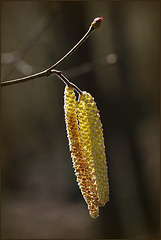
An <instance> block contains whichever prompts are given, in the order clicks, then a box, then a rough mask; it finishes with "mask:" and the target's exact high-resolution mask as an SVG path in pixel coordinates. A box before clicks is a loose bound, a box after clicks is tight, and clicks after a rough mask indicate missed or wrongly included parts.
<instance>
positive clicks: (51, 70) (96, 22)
mask: <svg viewBox="0 0 161 240" xmlns="http://www.w3.org/2000/svg"><path fill="white" fill-rule="evenodd" d="M102 20H103V18H102V17H99V18H95V19H94V20H93V22H92V23H91V25H90V27H89V29H88V31H87V33H86V34H85V35H84V36H83V37H82V39H81V40H80V41H79V42H78V43H77V44H76V45H75V46H74V47H73V48H72V49H71V50H70V51H69V52H68V53H67V54H66V55H65V56H63V57H62V58H61V59H60V60H59V61H57V62H56V63H55V64H54V65H52V66H51V67H49V68H47V69H46V70H44V71H42V72H39V73H35V74H32V75H30V76H27V77H23V78H18V79H14V80H9V81H5V82H2V83H1V86H2V87H3V86H9V85H13V84H17V83H22V82H27V81H29V80H33V79H35V78H40V77H44V76H46V77H49V76H50V75H51V74H56V75H58V76H59V77H60V71H57V70H54V68H55V67H56V66H58V65H59V64H60V63H62V62H63V61H64V60H65V59H66V58H67V57H68V56H69V55H70V54H72V53H73V52H74V51H75V50H76V49H78V48H79V47H80V46H81V44H82V43H83V42H84V41H85V40H86V39H87V38H88V37H89V35H90V34H91V33H92V32H93V31H94V30H95V29H97V28H98V27H99V26H100V25H101V22H102ZM58 72H59V74H58ZM62 76H63V77H62ZM60 78H61V80H63V78H64V79H65V76H64V75H61V77H60ZM64 82H65V81H64ZM68 84H69V85H73V87H74V88H75V89H76V90H77V91H78V92H79V93H81V90H80V89H79V88H77V86H75V85H74V84H72V83H70V82H69V83H68Z"/></svg>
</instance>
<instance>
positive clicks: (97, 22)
mask: <svg viewBox="0 0 161 240" xmlns="http://www.w3.org/2000/svg"><path fill="white" fill-rule="evenodd" d="M102 21H103V17H96V18H95V19H94V20H93V22H92V23H91V27H92V28H93V29H97V28H99V27H100V26H101V23H102Z"/></svg>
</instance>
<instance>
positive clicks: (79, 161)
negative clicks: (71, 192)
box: [64, 86, 109, 219]
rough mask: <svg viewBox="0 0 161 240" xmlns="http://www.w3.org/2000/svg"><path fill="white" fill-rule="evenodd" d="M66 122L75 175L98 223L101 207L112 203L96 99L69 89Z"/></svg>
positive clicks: (85, 93) (90, 210) (65, 100)
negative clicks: (77, 97)
mask: <svg viewBox="0 0 161 240" xmlns="http://www.w3.org/2000/svg"><path fill="white" fill-rule="evenodd" d="M64 110H65V122H66V129H67V134H68V140H69V147H70V151H71V157H72V161H73V167H74V169H75V175H76V178H77V182H78V185H79V188H80V190H81V192H82V195H83V197H84V199H85V201H86V203H87V205H88V210H89V214H90V216H91V217H92V218H94V219H96V218H97V217H98V216H99V207H103V206H104V205H105V204H106V202H107V201H109V184H108V176H107V165H106V155H105V146H104V138H103V130H102V124H101V121H100V115H99V112H98V109H97V106H96V103H95V101H94V98H93V97H92V96H91V95H90V94H89V93H87V92H85V91H84V92H82V94H80V96H79V99H78V100H76V96H75V92H74V88H73V87H72V86H66V87H65V94H64Z"/></svg>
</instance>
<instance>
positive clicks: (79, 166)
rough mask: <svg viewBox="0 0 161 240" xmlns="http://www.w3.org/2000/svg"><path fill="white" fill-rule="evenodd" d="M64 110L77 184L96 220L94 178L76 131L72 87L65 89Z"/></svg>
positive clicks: (97, 212)
mask: <svg viewBox="0 0 161 240" xmlns="http://www.w3.org/2000/svg"><path fill="white" fill-rule="evenodd" d="M64 110H65V122H66V129H67V134H68V140H69V146H70V151H71V156H72V161H73V166H74V169H75V175H76V177H77V182H78V185H79V188H80V189H81V192H82V195H83V197H84V199H85V201H86V203H87V205H88V209H89V213H90V215H91V217H92V218H97V217H98V216H99V207H98V206H97V204H96V202H98V194H97V188H96V178H95V175H92V173H91V170H90V166H89V163H88V161H87V160H88V158H86V156H85V155H84V153H83V148H82V143H81V141H80V134H79V129H78V119H77V113H76V97H75V93H74V89H73V88H72V87H66V88H65V93H64Z"/></svg>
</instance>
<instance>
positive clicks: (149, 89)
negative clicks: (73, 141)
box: [1, 1, 160, 239]
mask: <svg viewBox="0 0 161 240" xmlns="http://www.w3.org/2000/svg"><path fill="white" fill-rule="evenodd" d="M1 16H2V18H1V19H2V21H1V50H2V55H1V62H2V68H1V79H2V81H7V80H10V79H14V78H18V77H22V76H25V75H29V74H31V73H36V72H38V71H41V70H44V69H45V68H47V67H49V66H51V65H52V64H53V63H55V62H56V61H57V60H58V59H59V58H61V57H62V56H63V55H64V54H65V53H66V52H67V51H68V50H69V49H70V48H72V47H73V46H74V45H75V44H76V43H77V42H78V41H79V40H80V38H81V37H82V36H83V35H84V34H85V32H86V31H87V30H88V28H89V26H90V24H91V22H92V21H93V19H94V18H95V17H98V16H103V17H104V21H103V23H102V26H101V28H99V29H98V30H96V31H95V32H94V33H93V34H92V35H91V36H90V37H89V38H88V40H87V41H86V42H85V43H84V44H83V45H82V46H81V47H80V48H79V49H78V50H77V51H76V52H75V53H74V54H72V55H71V56H70V57H69V58H68V59H67V60H66V61H64V62H63V63H62V64H61V65H60V66H59V67H57V69H58V70H62V71H63V73H64V74H65V75H66V77H68V78H69V79H70V80H71V81H72V82H73V83H75V84H76V85H78V87H80V89H81V90H86V91H88V92H90V93H91V94H92V95H93V96H94V97H95V101H96V103H97V106H98V109H99V110H100V114H101V119H102V123H103V126H104V137H105V145H106V153H107V162H108V167H109V181H110V202H109V203H108V204H107V205H106V206H105V207H104V208H101V209H100V216H99V218H98V219H96V220H93V219H91V217H90V216H89V214H88V210H87V205H86V203H85V202H84V199H83V198H82V196H81V192H80V190H79V188H78V186H77V183H76V178H75V176H74V171H73V167H72V161H71V157H70V152H69V148H68V140H67V136H66V129H65V123H64V110H63V93H64V84H63V83H62V82H61V81H60V80H59V79H58V78H57V77H56V76H50V77H49V78H42V79H36V80H33V81H30V82H26V83H22V84H18V85H13V86H8V87H3V88H2V89H1V107H2V108H1V113H2V115H1V116H2V117H1V119H2V134H1V136H2V203H1V204H2V213H1V214H2V238H16V239H22V238H24V239H31V238H38V239H41V238H49V239H54V238H68V239H72V238H79V239H80V238H107V239H108V238H135V239H149V238H153V239H156V238H159V212H160V211H159V203H160V199H159V178H160V177H159V175H160V172H159V169H160V165H159V164H160V163H159V159H160V155H159V145H160V144H159V70H160V65H159V55H160V52H159V51H160V38H159V37H160V35H159V33H160V2H159V1H120V2H115V1H109V2H106V1H82V2H74V1H71V2H69V1H64V2H63V1H59V2H56V1H53V2H52V1H49V2H48V1H45V2H43V1H4V2H2V4H1Z"/></svg>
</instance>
